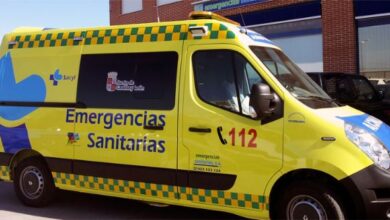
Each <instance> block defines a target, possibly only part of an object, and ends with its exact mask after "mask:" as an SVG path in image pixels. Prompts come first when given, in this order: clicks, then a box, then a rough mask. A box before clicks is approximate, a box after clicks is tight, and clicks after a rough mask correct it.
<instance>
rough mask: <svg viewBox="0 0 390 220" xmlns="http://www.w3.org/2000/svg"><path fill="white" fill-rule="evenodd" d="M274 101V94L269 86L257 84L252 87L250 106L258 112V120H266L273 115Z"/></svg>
mask: <svg viewBox="0 0 390 220" xmlns="http://www.w3.org/2000/svg"><path fill="white" fill-rule="evenodd" d="M273 100H274V94H273V93H272V92H271V89H270V87H269V86H268V85H267V84H264V83H256V84H254V85H253V86H252V88H251V95H250V100H249V104H250V105H251V106H252V107H253V108H254V110H255V111H256V114H257V116H258V118H260V119H264V118H266V117H268V116H271V115H272V113H273V111H274V110H275V107H273V104H272V101H273Z"/></svg>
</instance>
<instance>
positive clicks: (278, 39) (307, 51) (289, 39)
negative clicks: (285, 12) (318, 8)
mask: <svg viewBox="0 0 390 220" xmlns="http://www.w3.org/2000/svg"><path fill="white" fill-rule="evenodd" d="M321 22H322V21H321V18H310V19H306V18H304V19H302V20H300V21H284V22H276V23H270V24H262V25H257V26H256V25H254V26H252V27H251V29H253V30H255V31H256V32H259V33H260V34H262V35H264V36H265V37H267V38H269V39H270V40H272V41H273V42H274V43H275V44H276V45H277V46H279V47H280V48H282V49H283V51H284V52H285V53H286V54H287V55H288V56H289V57H290V58H291V59H292V60H293V61H294V62H295V63H296V64H298V66H299V67H300V68H301V69H302V70H304V71H305V72H322V71H323V57H322V45H323V43H322V23H321Z"/></svg>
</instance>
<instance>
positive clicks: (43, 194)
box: [14, 157, 55, 207]
mask: <svg viewBox="0 0 390 220" xmlns="http://www.w3.org/2000/svg"><path fill="white" fill-rule="evenodd" d="M14 188H15V192H16V195H17V197H18V198H19V200H20V201H21V202H22V203H23V204H25V205H28V206H34V207H40V206H45V205H47V204H48V203H49V202H50V201H51V199H52V198H53V195H54V191H55V186H54V183H53V178H52V177H51V175H50V172H49V169H48V168H47V167H46V165H45V164H44V163H43V161H42V160H41V159H39V158H38V157H33V158H29V159H26V160H23V161H22V162H20V164H18V165H17V166H16V168H15V178H14Z"/></svg>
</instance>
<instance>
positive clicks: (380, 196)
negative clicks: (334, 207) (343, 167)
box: [341, 165, 390, 219]
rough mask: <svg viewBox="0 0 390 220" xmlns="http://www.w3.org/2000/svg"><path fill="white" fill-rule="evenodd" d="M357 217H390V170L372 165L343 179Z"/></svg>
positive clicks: (342, 181)
mask: <svg viewBox="0 0 390 220" xmlns="http://www.w3.org/2000/svg"><path fill="white" fill-rule="evenodd" d="M341 183H342V184H343V185H344V187H345V189H346V190H347V191H348V192H349V194H350V196H351V198H352V200H351V201H350V202H353V203H354V205H355V207H356V210H358V211H357V213H356V215H357V216H356V217H357V218H362V217H364V218H367V219H390V172H386V171H384V170H382V169H380V168H378V167H377V166H375V165H371V166H369V167H367V168H365V169H363V170H361V171H359V172H357V173H355V174H353V175H351V176H349V177H347V178H345V179H343V180H341Z"/></svg>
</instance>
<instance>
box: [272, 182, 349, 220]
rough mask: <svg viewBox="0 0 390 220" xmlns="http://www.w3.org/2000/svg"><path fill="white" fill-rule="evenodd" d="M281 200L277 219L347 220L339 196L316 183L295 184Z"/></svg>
mask: <svg viewBox="0 0 390 220" xmlns="http://www.w3.org/2000/svg"><path fill="white" fill-rule="evenodd" d="M282 193H283V192H282ZM279 198H280V199H279V200H278V201H277V202H278V203H279V206H278V207H279V208H278V209H277V210H276V212H277V213H274V216H275V217H276V219H288V220H293V219H302V220H309V219H310V220H311V219H319V220H328V219H339V220H344V219H346V213H345V211H344V210H343V207H342V202H341V200H340V199H338V197H337V195H336V194H335V193H334V192H333V191H332V190H331V189H329V188H328V187H324V186H322V185H320V184H318V183H316V182H314V181H313V182H308V181H307V182H298V183H294V184H292V185H291V186H290V187H288V188H287V189H286V191H285V192H284V194H283V195H281V196H280V197H279Z"/></svg>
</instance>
